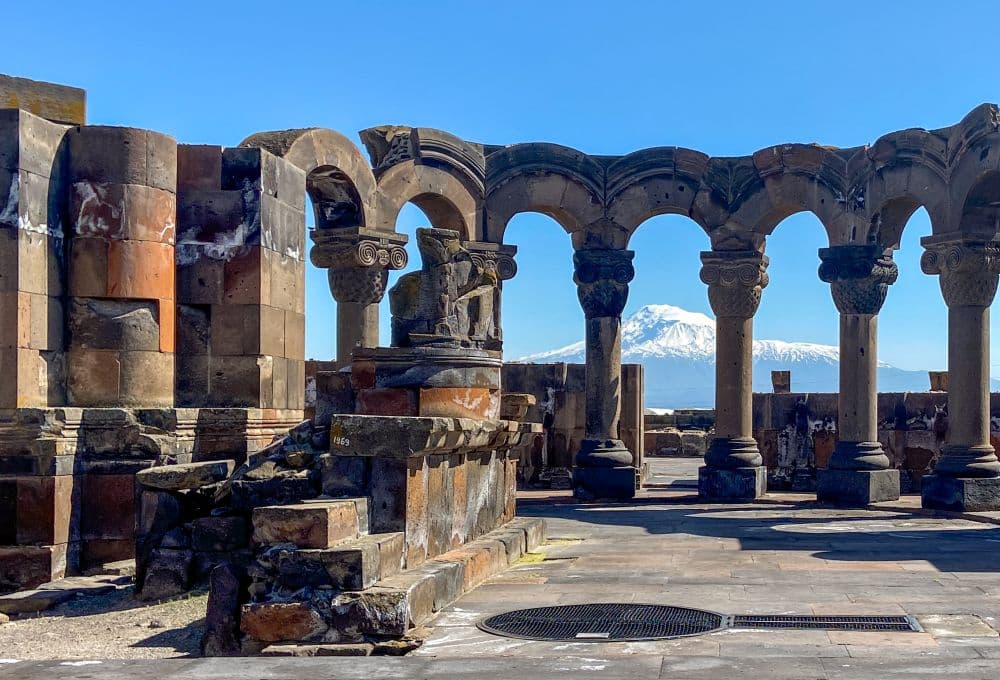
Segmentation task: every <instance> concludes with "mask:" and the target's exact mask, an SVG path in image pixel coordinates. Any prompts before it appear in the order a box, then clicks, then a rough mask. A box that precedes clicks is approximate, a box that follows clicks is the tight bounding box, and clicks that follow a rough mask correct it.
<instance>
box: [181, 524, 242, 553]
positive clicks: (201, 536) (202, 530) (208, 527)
mask: <svg viewBox="0 0 1000 680" xmlns="http://www.w3.org/2000/svg"><path fill="white" fill-rule="evenodd" d="M249 543H250V531H249V527H248V526H247V521H246V520H245V519H244V518H243V517H200V518H198V519H196V520H194V521H193V522H191V546H192V547H193V548H194V549H195V550H198V551H201V552H224V551H230V550H240V549H242V548H246V547H247V545H248V544H249Z"/></svg>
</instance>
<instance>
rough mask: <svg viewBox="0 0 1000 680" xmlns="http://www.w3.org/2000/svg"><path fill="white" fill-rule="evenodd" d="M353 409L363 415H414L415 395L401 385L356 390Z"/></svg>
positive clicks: (412, 391) (415, 409)
mask: <svg viewBox="0 0 1000 680" xmlns="http://www.w3.org/2000/svg"><path fill="white" fill-rule="evenodd" d="M355 410H356V411H357V412H358V414H360V415H365V416H415V415H418V413H417V396H416V393H415V391H414V390H410V389H406V388H402V387H376V388H374V389H370V390H361V391H360V392H358V396H357V401H356V402H355Z"/></svg>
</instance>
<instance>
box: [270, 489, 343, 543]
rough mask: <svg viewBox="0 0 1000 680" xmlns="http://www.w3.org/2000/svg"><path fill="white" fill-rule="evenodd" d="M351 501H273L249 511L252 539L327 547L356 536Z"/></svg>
mask: <svg viewBox="0 0 1000 680" xmlns="http://www.w3.org/2000/svg"><path fill="white" fill-rule="evenodd" d="M358 531H359V526H358V512H357V508H356V506H355V504H354V502H353V501H332V500H331V501H329V502H323V503H309V504H300V505H286V506H281V505H275V506H269V507H262V508H256V509H254V511H253V540H254V542H255V543H257V544H258V545H273V544H277V543H292V544H294V545H295V546H297V547H299V548H327V547H330V546H332V545H333V544H335V543H336V542H337V541H341V540H344V539H350V538H356V537H357V536H358Z"/></svg>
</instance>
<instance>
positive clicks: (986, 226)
mask: <svg viewBox="0 0 1000 680" xmlns="http://www.w3.org/2000/svg"><path fill="white" fill-rule="evenodd" d="M949 132H950V133H951V134H950V138H949V148H950V149H954V152H953V155H952V165H951V175H950V184H949V189H950V198H951V201H950V210H949V215H948V217H949V220H948V224H949V225H951V229H949V231H956V230H957V231H961V232H963V233H965V234H969V235H978V236H985V237H988V238H993V237H994V236H995V235H996V233H997V231H998V225H1000V110H998V108H997V106H996V105H994V104H983V105H981V106H978V107H976V108H975V109H973V110H972V111H971V112H970V113H969V114H968V115H967V116H966V117H965V118H964V119H962V122H960V123H959V124H958V125H955V126H954V127H952V128H950V129H949Z"/></svg>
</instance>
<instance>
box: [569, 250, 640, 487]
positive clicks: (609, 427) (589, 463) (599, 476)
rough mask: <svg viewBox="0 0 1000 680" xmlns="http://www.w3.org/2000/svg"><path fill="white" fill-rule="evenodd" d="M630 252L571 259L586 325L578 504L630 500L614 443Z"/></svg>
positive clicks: (625, 463) (627, 458) (626, 456)
mask: <svg viewBox="0 0 1000 680" xmlns="http://www.w3.org/2000/svg"><path fill="white" fill-rule="evenodd" d="M633 257H635V253H634V252H632V251H630V250H612V249H603V248H601V249H598V248H588V249H582V250H577V251H576V252H575V253H574V254H573V265H574V267H575V272H574V275H573V280H574V281H575V282H576V285H577V295H578V297H579V298H580V304H581V305H582V306H583V312H584V315H585V316H586V319H587V335H586V338H587V339H586V343H587V345H586V347H587V377H586V401H587V407H586V436H585V438H584V440H583V441H582V442H581V443H580V450H579V451H578V452H577V454H576V461H575V464H576V467H575V469H574V471H573V493H574V495H576V496H577V497H579V498H587V499H589V498H632V497H633V496H634V495H635V489H636V480H637V476H636V475H637V471H636V467H635V460H634V456H633V455H632V452H631V451H629V450H628V449H627V448H625V445H624V444H623V443H622V441H621V439H619V438H618V422H619V417H620V406H621V403H620V402H621V391H622V384H621V372H622V366H621V358H622V357H621V354H622V334H621V321H622V319H621V315H622V310H623V309H624V308H625V302H626V300H628V284H629V281H631V280H632V277H633V276H635V270H634V269H633V267H632V258H633Z"/></svg>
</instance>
